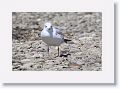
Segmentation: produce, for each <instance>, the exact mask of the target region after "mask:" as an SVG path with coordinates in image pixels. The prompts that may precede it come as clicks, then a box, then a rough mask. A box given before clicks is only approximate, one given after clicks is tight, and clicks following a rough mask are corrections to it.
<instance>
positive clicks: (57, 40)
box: [41, 23, 70, 56]
mask: <svg viewBox="0 0 120 89" xmlns="http://www.w3.org/2000/svg"><path fill="white" fill-rule="evenodd" d="M41 38H42V40H43V41H44V42H45V43H46V44H47V46H48V49H47V51H48V53H49V46H58V56H59V46H60V44H62V43H63V42H65V43H66V42H67V41H70V40H68V39H64V35H63V34H62V32H61V31H60V30H59V29H56V28H54V27H53V26H52V24H51V23H45V24H44V28H43V30H42V31H41Z"/></svg>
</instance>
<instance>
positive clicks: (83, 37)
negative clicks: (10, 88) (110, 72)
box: [12, 12, 102, 71]
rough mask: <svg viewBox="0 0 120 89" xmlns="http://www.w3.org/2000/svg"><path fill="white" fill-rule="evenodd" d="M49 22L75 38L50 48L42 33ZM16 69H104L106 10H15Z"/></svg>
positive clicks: (13, 61)
mask: <svg viewBox="0 0 120 89" xmlns="http://www.w3.org/2000/svg"><path fill="white" fill-rule="evenodd" d="M45 22H51V23H52V24H53V26H55V27H57V28H59V29H60V30H61V31H62V32H63V34H64V37H65V38H68V39H71V40H72V42H69V43H67V44H66V43H63V44H61V46H60V54H61V56H60V57H57V49H56V47H51V48H50V56H49V55H48V54H47V46H46V44H45V43H44V42H43V41H42V40H41V37H39V36H38V33H40V32H41V30H42V29H43V25H44V23H45ZM12 70H13V71H101V70H102V14H101V13H99V12H96V13H95V12H94V13H91V12H86V13H83V12H79V13H77V12H72V13H71V12H70V13H68V12H64V13H63V12H55V13H53V12H52V13H51V12H49V13H45V12H44V13H38V12H37V13H36V12H34V13H22V12H17V13H16V12H13V13H12Z"/></svg>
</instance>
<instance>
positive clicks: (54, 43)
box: [42, 37, 63, 46]
mask: <svg viewBox="0 0 120 89" xmlns="http://www.w3.org/2000/svg"><path fill="white" fill-rule="evenodd" d="M42 40H43V41H44V42H45V43H46V44H47V45H49V46H59V45H60V44H61V43H63V39H61V38H52V37H42Z"/></svg>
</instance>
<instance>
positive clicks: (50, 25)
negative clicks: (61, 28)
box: [44, 23, 53, 32]
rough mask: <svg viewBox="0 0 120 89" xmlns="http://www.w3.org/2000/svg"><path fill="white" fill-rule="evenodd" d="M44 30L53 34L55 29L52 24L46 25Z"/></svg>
mask: <svg viewBox="0 0 120 89" xmlns="http://www.w3.org/2000/svg"><path fill="white" fill-rule="evenodd" d="M44 29H45V30H47V31H48V32H53V27H52V24H51V23H45V24H44Z"/></svg>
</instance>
